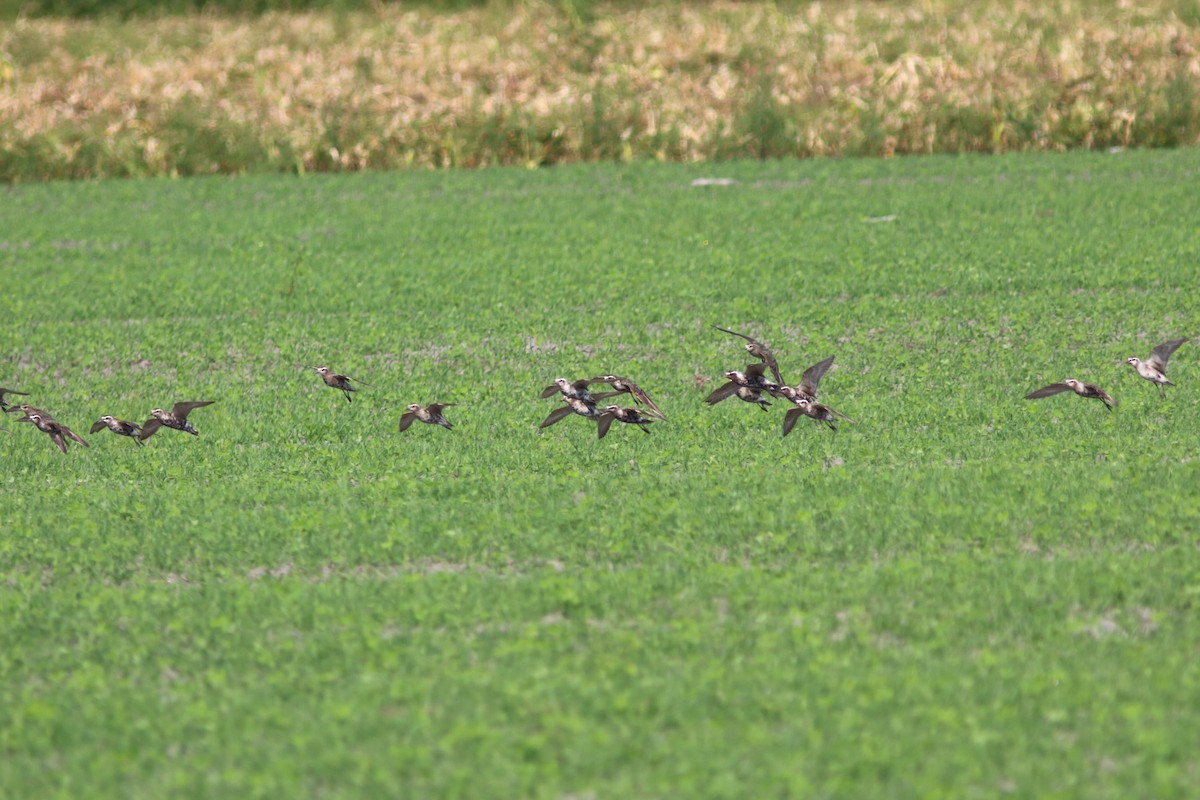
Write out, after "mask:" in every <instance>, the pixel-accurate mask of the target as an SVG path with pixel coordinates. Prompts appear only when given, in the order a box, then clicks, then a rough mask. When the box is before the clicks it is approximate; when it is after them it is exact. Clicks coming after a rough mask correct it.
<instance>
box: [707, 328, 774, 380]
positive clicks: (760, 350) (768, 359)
mask: <svg viewBox="0 0 1200 800" xmlns="http://www.w3.org/2000/svg"><path fill="white" fill-rule="evenodd" d="M713 327H714V328H716V329H717V330H719V331H721V332H722V333H728V334H732V335H734V336H740V337H741V338H743V339H745V340H746V342H747V344H746V352H747V353H749V354H750V355H752V356H754V357H755V358H757V359H758V360H759V361H761V362H763V364H765V365H766V366H767V367H769V368H770V370H771V374H772V375H774V376H775V380H776V382H777V383H780V384H782V383H783V378H782V377H781V376H780V375H779V364H778V362H776V361H775V356H774V355H773V354H772V353H771V348H769V347H767V346H766V345H765V344H764V343H762V342H760V341H758V340H757V339H754V338H751V337H749V336H747V335H746V334H744V333H738V332H737V331H731V330H729V329H728V328H722V327H721V326H719V325H713Z"/></svg>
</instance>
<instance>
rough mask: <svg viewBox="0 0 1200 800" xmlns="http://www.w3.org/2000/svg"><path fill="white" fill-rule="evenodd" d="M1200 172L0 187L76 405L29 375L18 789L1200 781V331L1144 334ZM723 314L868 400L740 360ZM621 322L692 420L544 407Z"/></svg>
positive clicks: (376, 792) (1139, 784)
mask: <svg viewBox="0 0 1200 800" xmlns="http://www.w3.org/2000/svg"><path fill="white" fill-rule="evenodd" d="M1198 170H1200V153H1197V152H1195V151H1189V150H1180V151H1160V152H1141V153H1120V154H1105V155H1101V154H1072V155H1043V156H1037V157H999V158H980V157H967V158H929V159H919V160H916V159H900V160H893V161H886V162H885V161H871V162H867V161H852V160H848V161H833V160H830V161H819V162H803V163H797V162H768V163H757V162H755V163H737V164H727V165H721V166H711V165H710V166H703V165H692V166H686V167H681V166H668V165H632V166H626V167H617V166H595V167H575V168H564V169H554V170H492V171H480V172H473V173H461V172H460V173H448V172H444V173H408V174H371V175H356V176H337V177H335V176H316V177H312V176H310V177H307V178H289V177H282V176H276V177H259V178H240V179H224V178H216V179H202V180H191V181H165V180H162V181H156V180H150V181H125V182H98V183H89V184H65V183H62V184H53V183H52V184H41V185H24V186H17V187H13V188H11V189H10V190H9V191H7V192H5V193H0V230H2V231H3V234H2V235H0V268H2V269H3V272H4V274H5V275H8V276H10V277H9V288H8V291H6V292H5V293H4V294H3V295H0V314H2V316H3V318H4V319H5V320H7V321H8V322H7V324H6V325H4V326H3V327H0V353H3V354H5V355H4V356H3V359H2V360H0V386H4V387H8V388H13V389H17V390H21V391H27V392H30V396H29V398H28V399H29V401H30V402H33V403H34V404H35V405H38V406H41V407H44V408H46V409H47V410H49V411H51V412H52V413H53V414H54V415H55V416H56V417H57V418H58V419H59V420H60V421H62V422H64V423H66V424H68V425H70V426H71V427H72V428H73V429H74V430H76V431H79V432H81V433H83V434H84V436H85V438H87V439H88V441H89V442H90V444H91V447H90V448H83V447H80V446H77V445H72V447H71V449H70V452H69V453H68V454H67V455H65V456H64V455H63V454H61V453H59V452H58V451H57V450H56V449H55V448H54V447H53V445H52V443H51V442H50V441H49V439H48V437H46V436H45V435H44V434H41V433H39V432H38V431H36V430H34V429H32V428H31V427H30V426H29V425H28V424H21V423H18V422H16V420H15V418H14V417H11V416H10V417H9V420H8V421H4V422H3V426H4V427H6V428H8V429H9V430H10V433H9V434H0V448H2V449H3V454H4V470H3V472H2V474H0V508H3V521H4V524H3V533H2V535H0V619H3V620H4V624H3V625H0V747H2V748H3V752H4V754H5V758H3V759H0V794H2V795H5V796H14V797H34V796H36V797H55V796H61V797H68V796H79V795H81V794H87V795H88V796H96V797H105V796H107V797H147V798H148V797H161V796H163V795H165V794H173V795H180V796H186V797H228V796H231V795H238V796H250V797H256V796H257V797H279V796H282V795H288V796H321V795H324V796H331V797H356V796H358V797H363V796H380V795H386V794H391V795H404V796H471V797H514V796H522V797H554V798H558V797H564V796H577V797H584V796H596V797H610V796H621V797H651V796H652V797H664V796H680V797H682V796H686V797H731V798H732V797H746V796H756V797H757V796H769V795H772V794H774V795H783V796H787V795H789V794H791V795H806V796H810V795H811V796H829V797H861V796H892V797H918V796H922V797H923V796H947V795H952V796H982V797H990V796H998V795H1000V794H1005V793H1015V794H1017V795H1039V796H1050V795H1053V796H1063V797H1074V796H1080V797H1082V796H1087V797H1114V798H1116V797H1129V796H1140V795H1142V794H1146V793H1152V794H1154V795H1155V796H1164V797H1167V796H1180V797H1183V796H1187V794H1188V792H1189V791H1190V788H1191V787H1192V786H1193V785H1195V777H1196V774H1197V768H1198V764H1197V759H1196V755H1195V754H1196V753H1197V752H1200V738H1198V736H1197V733H1196V727H1195V725H1194V724H1192V720H1191V716H1192V715H1191V714H1190V709H1192V708H1195V707H1196V702H1197V700H1198V699H1200V698H1198V694H1200V672H1198V670H1197V667H1196V660H1195V658H1194V653H1195V647H1196V643H1197V640H1198V639H1197V636H1198V631H1197V625H1196V622H1195V615H1194V613H1193V606H1194V604H1195V598H1196V596H1197V593H1198V592H1200V555H1198V553H1197V537H1196V534H1195V531H1196V530H1197V528H1198V526H1200V504H1198V503H1197V501H1196V488H1195V487H1196V486H1197V479H1198V478H1200V468H1198V467H1197V464H1198V463H1200V462H1198V461H1197V458H1198V457H1200V399H1197V398H1198V397H1200V395H1197V391H1198V390H1200V344H1198V342H1197V340H1196V339H1194V338H1193V339H1192V340H1191V341H1190V342H1189V343H1188V344H1185V345H1184V346H1183V347H1182V348H1181V349H1180V350H1179V351H1178V352H1177V353H1176V354H1175V356H1174V357H1173V358H1172V361H1171V368H1170V371H1169V374H1170V376H1171V377H1173V378H1174V379H1175V380H1176V381H1177V382H1178V384H1179V385H1178V386H1177V387H1174V388H1170V389H1168V397H1167V399H1166V400H1165V401H1161V400H1159V398H1158V396H1157V393H1156V391H1155V389H1154V387H1153V386H1151V385H1150V384H1149V383H1147V382H1146V381H1143V380H1141V379H1140V378H1138V377H1137V376H1136V375H1135V374H1134V372H1133V370H1132V369H1130V368H1129V367H1128V366H1127V365H1126V364H1124V361H1123V360H1124V359H1125V358H1126V357H1128V356H1132V355H1137V356H1139V357H1142V358H1145V357H1146V356H1148V355H1149V352H1150V349H1151V348H1152V347H1153V346H1154V345H1155V344H1157V343H1158V342H1160V341H1163V340H1166V339H1169V338H1175V337H1182V336H1194V334H1195V333H1196V332H1197V331H1200V312H1197V310H1196V304H1195V302H1194V298H1195V297H1197V296H1200V269H1198V267H1197V263H1198V261H1197V256H1198V255H1200V252H1198V250H1200V245H1197V242H1196V241H1195V236H1194V232H1193V230H1192V228H1193V227H1194V226H1190V225H1188V224H1187V221H1188V220H1190V219H1192V218H1194V217H1195V216H1196V211H1197V209H1196V204H1197V200H1196V196H1195V192H1194V191H1192V186H1194V184H1195V180H1196V176H1197V172H1198ZM711 179H722V180H724V181H725V182H726V185H720V184H714V183H712V182H711ZM698 180H699V181H701V182H705V181H707V182H708V183H707V185H695V183H696V181H698ZM712 323H716V324H720V325H723V326H725V327H730V328H732V329H734V330H741V331H745V332H747V333H750V334H752V335H754V336H757V337H759V338H761V339H763V340H765V341H767V342H769V343H770V344H771V345H772V346H773V348H774V350H775V352H776V354H777V356H778V358H779V361H780V366H781V368H782V370H783V373H784V377H785V378H789V379H792V380H795V379H796V378H797V377H798V376H799V374H800V372H801V371H802V370H803V369H804V367H806V366H808V365H809V364H811V363H814V362H816V361H818V360H820V359H821V358H824V357H826V356H829V355H835V356H836V361H835V368H834V369H833V370H831V371H830V372H829V373H828V374H827V375H826V377H825V379H824V381H823V382H822V385H821V391H822V398H821V399H822V400H823V401H825V402H828V403H829V404H830V405H831V406H833V407H834V408H837V409H839V410H840V411H843V412H844V413H846V414H847V415H848V416H850V417H851V418H852V419H853V422H846V423H844V424H842V425H841V426H840V429H839V430H838V431H837V433H834V432H832V431H829V430H827V429H826V428H824V427H823V426H820V425H818V424H816V423H814V422H812V421H811V420H801V421H800V422H801V424H799V425H797V427H796V429H795V430H794V431H793V432H792V433H791V434H790V435H789V436H788V437H786V438H783V437H782V436H781V435H780V427H781V424H782V419H783V411H784V409H783V407H782V405H783V401H777V403H776V405H774V406H773V407H772V408H771V409H770V411H769V413H762V412H760V411H759V410H758V409H756V408H754V407H752V406H750V405H748V404H745V403H741V402H740V401H737V400H735V399H734V400H728V401H726V402H724V403H721V404H720V405H717V406H715V407H709V406H706V405H705V404H704V403H703V398H704V397H705V396H706V395H707V394H708V392H710V391H711V390H712V389H713V388H714V387H715V386H716V385H719V384H718V382H719V381H720V380H721V378H720V375H721V373H723V372H724V371H726V370H729V369H734V368H740V367H742V366H744V365H745V362H746V358H745V355H744V352H743V351H742V350H741V344H742V343H741V341H740V340H737V339H735V338H733V337H730V336H727V335H726V334H722V333H719V332H717V331H715V330H713V329H712V328H711V327H709V325H710V324H712ZM313 365H329V366H331V367H333V368H335V369H337V370H339V371H344V372H347V373H349V374H350V375H353V376H355V377H358V378H361V379H362V380H364V381H367V382H368V383H370V384H371V386H369V387H363V388H362V391H361V392H360V393H359V394H357V395H356V398H355V401H354V402H353V403H347V402H346V401H345V400H344V399H343V398H342V396H341V394H340V393H339V392H336V391H332V390H330V389H328V388H326V387H325V386H324V385H323V384H322V383H321V381H320V379H319V378H318V376H317V375H315V374H314V373H313V372H312V371H311V370H309V369H308V367H310V366H313ZM608 372H613V373H616V374H619V375H626V376H628V377H630V378H632V379H634V380H635V381H637V382H638V383H639V384H640V385H642V386H643V387H644V388H645V389H646V390H647V391H648V392H649V393H650V394H651V396H652V397H654V399H655V400H656V401H657V402H658V404H659V405H660V406H661V407H662V409H663V411H664V412H665V413H666V415H667V417H668V420H667V421H666V422H661V423H656V424H655V425H654V426H653V427H652V433H651V435H649V436H644V435H642V434H641V433H639V432H638V431H636V430H632V429H630V428H629V427H626V426H615V427H614V428H613V430H612V431H610V433H609V434H608V436H607V437H606V438H605V439H603V440H600V441H598V440H597V439H596V434H595V426H594V424H593V423H589V422H587V421H585V420H583V419H580V418H573V419H568V420H566V421H564V422H562V423H561V424H559V425H556V426H554V427H552V428H549V429H547V430H545V431H543V432H539V431H538V429H537V425H538V423H539V422H540V421H541V420H542V419H543V418H544V417H545V416H546V414H548V413H549V412H550V410H552V409H553V408H554V407H556V405H557V404H558V401H557V400H554V399H546V400H542V399H538V397H537V395H538V394H539V392H540V390H541V389H542V388H543V387H544V386H546V385H548V384H549V383H550V382H551V381H552V380H553V379H554V378H555V377H557V376H560V375H561V376H565V377H568V378H577V377H584V376H590V375H597V374H603V373H608ZM1065 377H1077V378H1080V379H1083V380H1088V381H1092V382H1095V383H1098V384H1099V385H1101V386H1102V387H1104V388H1105V389H1106V390H1107V391H1109V392H1110V393H1111V394H1112V395H1113V396H1114V397H1116V398H1117V400H1118V401H1119V403H1120V406H1119V408H1118V409H1117V410H1115V411H1113V412H1112V413H1108V412H1106V411H1105V409H1104V407H1103V406H1102V405H1100V404H1099V403H1096V402H1094V401H1087V400H1083V399H1080V398H1077V397H1075V396H1073V395H1069V394H1065V395H1059V396H1056V397H1052V398H1047V399H1045V400H1041V401H1038V402H1028V401H1025V400H1023V399H1022V397H1023V395H1024V394H1026V393H1027V392H1029V391H1030V390H1032V389H1034V388H1037V387H1039V386H1042V385H1044V384H1046V383H1049V382H1051V381H1056V380H1060V379H1062V378H1065ZM17 399H24V398H17ZM178 400H216V401H217V402H216V403H215V404H214V405H212V406H209V407H206V408H201V409H198V410H197V411H195V412H194V413H193V415H192V416H191V418H190V419H191V421H192V422H193V423H194V424H195V425H196V426H197V428H199V430H200V435H199V437H195V438H193V437H191V436H187V435H186V434H181V433H178V432H176V431H171V430H160V431H159V432H158V433H157V434H155V436H154V437H153V438H151V439H150V440H149V441H148V442H147V443H146V445H145V447H142V448H139V447H138V446H137V445H136V444H135V443H134V442H132V441H131V440H128V439H124V438H120V437H116V436H113V435H112V434H110V433H109V432H108V431H107V430H104V431H100V432H99V433H97V434H95V435H89V434H87V430H88V427H89V426H90V424H91V423H92V421H94V420H95V419H97V418H98V417H99V415H100V414H104V413H111V414H115V415H116V416H119V417H123V418H126V419H132V420H135V421H140V420H142V419H145V417H146V416H147V415H148V412H149V411H150V409H151V408H154V407H156V406H160V407H168V406H169V405H170V404H171V403H173V402H175V401H178ZM434 400H440V401H444V402H457V403H462V404H463V405H462V406H460V407H457V408H450V409H447V415H448V416H449V417H450V419H451V420H452V421H453V422H454V423H455V429H454V430H453V431H446V430H443V429H441V428H438V427H436V426H426V425H416V426H414V427H413V428H411V429H409V430H408V431H406V432H404V433H400V432H399V431H397V429H396V428H397V423H398V420H399V416H400V413H401V412H402V410H403V407H404V406H405V405H406V404H407V403H410V402H421V403H426V402H430V401H434ZM809 423H811V424H809Z"/></svg>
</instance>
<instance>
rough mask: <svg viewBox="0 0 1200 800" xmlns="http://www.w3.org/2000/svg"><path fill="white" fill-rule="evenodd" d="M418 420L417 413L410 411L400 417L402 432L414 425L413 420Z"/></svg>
mask: <svg viewBox="0 0 1200 800" xmlns="http://www.w3.org/2000/svg"><path fill="white" fill-rule="evenodd" d="M416 418H417V414H416V412H415V411H408V412H405V413H403V414H401V415H400V430H402V431H406V430H408V426H409V425H412V424H413V420H415V419H416Z"/></svg>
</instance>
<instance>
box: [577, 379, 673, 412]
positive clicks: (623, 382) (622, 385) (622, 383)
mask: <svg viewBox="0 0 1200 800" xmlns="http://www.w3.org/2000/svg"><path fill="white" fill-rule="evenodd" d="M601 382H602V383H607V384H608V385H609V386H611V387H612V388H613V389H615V390H616V391H615V392H613V393H611V394H609V393H605V394H604V395H603V396H605V397H615V396H616V395H618V394H622V393H624V392H628V393H629V394H631V395H633V400H634V402H635V403H638V404H640V405H643V406H645V407H646V408H647V409H649V411H650V413H652V414H654V415H655V416H657V417H658V418H660V419H664V420H665V419H666V418H667V415H666V414H664V413H662V411H660V410H659V408H658V406H656V405H655V404H654V401H653V400H651V399H650V395H648V394H646V392H645V391H644V390H643V389H642V387H640V386H638V385H637V384H636V383H634V382H633V381H631V380H629V379H628V378H619V377H617V376H616V375H604V376H601V377H599V378H592V383H601Z"/></svg>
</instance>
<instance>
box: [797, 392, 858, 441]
mask: <svg viewBox="0 0 1200 800" xmlns="http://www.w3.org/2000/svg"><path fill="white" fill-rule="evenodd" d="M800 417H812V418H813V419H815V420H817V421H818V422H824V423H825V424H826V425H828V426H829V429H830V430H832V431H836V430H837V425H834V423H835V422H836V421H837V420H839V419H844V420H846V421H847V422H853V421H854V420H852V419H850V418H849V417H847V416H846V415H845V414H843V413H842V412H840V411H835V410H834V409H832V408H830V407H829V406H827V405H825V404H824V403H818V402H817V401H816V400H810V399H808V398H807V397H800V398H798V399H797V400H796V407H795V408H789V409H788V412H787V414H785V415H784V417H783V435H784V436H787V435H788V434H789V433H791V432H792V428H794V427H795V426H796V420H798V419H800Z"/></svg>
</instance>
